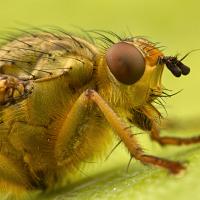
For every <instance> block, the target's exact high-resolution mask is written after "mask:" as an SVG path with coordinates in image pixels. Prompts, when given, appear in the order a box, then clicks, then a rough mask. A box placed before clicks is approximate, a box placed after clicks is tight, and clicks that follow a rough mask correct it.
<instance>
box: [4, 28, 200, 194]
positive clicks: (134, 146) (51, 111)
mask: <svg viewBox="0 0 200 200" xmlns="http://www.w3.org/2000/svg"><path fill="white" fill-rule="evenodd" d="M93 32H94V33H95V34H97V35H98V36H99V37H100V38H101V41H103V44H104V47H103V48H101V47H100V45H97V43H96V42H95V41H93V40H92V39H91V40H90V37H88V39H85V38H82V37H78V36H74V35H73V34H71V33H68V32H66V31H63V30H62V29H58V30H57V32H50V31H35V32H34V31H33V32H28V31H24V32H23V34H22V35H21V36H19V37H16V38H12V39H11V40H10V41H9V42H7V43H6V44H4V45H2V46H1V48H0V144H1V146H0V163H1V165H0V180H1V181H0V184H1V186H2V187H5V186H6V187H7V190H10V191H13V188H15V189H16V190H20V191H21V190H25V191H27V190H33V189H42V190H45V189H47V188H52V187H54V186H55V185H59V184H63V182H64V180H66V177H68V176H70V175H71V174H73V173H75V172H76V171H77V169H78V168H79V166H80V165H81V164H82V163H84V162H85V161H87V160H88V159H90V158H91V159H93V158H95V157H98V156H100V155H101V154H102V152H104V151H105V149H107V148H108V146H109V144H110V142H111V140H112V138H113V136H114V135H117V137H118V139H119V142H121V143H123V144H124V146H125V147H126V148H127V149H128V151H129V153H130V156H131V158H132V157H133V158H135V159H136V160H139V161H141V162H142V163H144V164H149V165H154V166H158V167H162V168H166V169H167V170H169V171H170V172H172V173H174V174H176V173H179V172H180V171H181V170H183V169H185V166H184V165H183V164H182V163H180V162H177V161H171V160H168V159H164V158H159V157H156V156H153V155H148V154H146V153H145V152H144V150H143V147H142V146H141V145H140V144H139V143H138V141H137V138H136V136H135V135H134V133H133V131H132V129H131V128H130V127H131V126H137V127H139V128H140V129H142V130H144V131H147V132H148V133H149V136H150V138H151V139H153V140H155V141H157V142H158V143H159V144H161V145H167V144H169V145H184V144H185V145H186V144H193V143H198V142H200V137H199V136H197V137H192V138H177V137H166V136H165V137H162V136H160V124H159V121H160V118H161V114H160V112H159V111H158V110H157V108H156V107H155V105H154V102H155V101H156V99H158V98H159V97H163V96H167V93H166V91H165V88H164V87H163V86H162V84H161V78H162V72H163V69H164V67H167V68H168V69H169V70H170V71H171V72H172V74H173V75H174V76H176V77H179V76H181V75H188V74H189V72H190V68H189V67H187V66H186V65H184V64H183V62H182V60H181V59H180V60H179V59H178V58H177V57H173V56H165V55H164V54H163V52H162V51H161V50H160V49H159V48H157V47H156V43H153V42H150V41H148V40H147V39H145V38H142V37H129V38H121V37H120V36H118V35H116V34H115V33H113V32H105V31H93ZM109 34H110V35H112V37H115V38H116V40H117V41H116V42H114V41H113V40H112V39H110V38H109V37H108V35H109Z"/></svg>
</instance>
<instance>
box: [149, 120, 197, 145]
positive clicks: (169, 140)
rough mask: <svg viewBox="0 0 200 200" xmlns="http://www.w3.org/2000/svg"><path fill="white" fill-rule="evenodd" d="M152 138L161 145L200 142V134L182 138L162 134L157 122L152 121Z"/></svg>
mask: <svg viewBox="0 0 200 200" xmlns="http://www.w3.org/2000/svg"><path fill="white" fill-rule="evenodd" d="M150 134H151V138H152V139H153V140H155V141H157V142H158V143H159V144H161V145H189V144H195V143H200V136H195V137H189V138H181V137H169V136H160V130H159V128H158V127H157V125H156V124H154V123H152V128H151V132H150Z"/></svg>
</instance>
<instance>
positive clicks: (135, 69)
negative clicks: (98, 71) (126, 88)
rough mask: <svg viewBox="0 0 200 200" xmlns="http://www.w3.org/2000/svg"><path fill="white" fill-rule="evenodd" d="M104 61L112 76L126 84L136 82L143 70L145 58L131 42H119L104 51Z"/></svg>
mask: <svg viewBox="0 0 200 200" xmlns="http://www.w3.org/2000/svg"><path fill="white" fill-rule="evenodd" d="M106 62H107V65H108V67H109V69H110V71H111V73H112V74H113V75H114V77H115V78H116V79H117V80H118V81H120V82H121V83H124V84H126V85H131V84H133V83H135V82H137V81H138V80H139V79H140V78H141V77H142V75H143V74H144V70H145V60H144V57H143V55H142V54H141V53H140V52H139V50H138V49H137V48H136V47H134V46H133V45H131V44H128V43H125V42H119V43H116V44H114V45H113V46H111V47H110V48H109V49H108V51H107V52H106Z"/></svg>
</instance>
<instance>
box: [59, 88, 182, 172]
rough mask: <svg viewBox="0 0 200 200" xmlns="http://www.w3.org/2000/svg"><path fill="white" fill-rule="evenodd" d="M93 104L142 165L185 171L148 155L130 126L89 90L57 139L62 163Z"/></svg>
mask: <svg viewBox="0 0 200 200" xmlns="http://www.w3.org/2000/svg"><path fill="white" fill-rule="evenodd" d="M92 102H94V103H95V104H96V105H97V106H98V107H99V109H100V110H101V111H102V113H103V114H104V116H105V118H106V119H107V121H108V123H109V124H110V126H111V127H112V128H113V130H114V131H115V133H116V134H117V135H118V136H119V138H120V139H121V141H122V142H123V143H124V145H125V146H126V147H127V149H128V150H129V152H130V154H131V156H133V157H135V158H136V159H137V160H140V161H141V162H142V163H145V164H152V165H156V166H160V167H163V168H166V169H168V170H170V171H171V172H172V173H178V172H179V171H180V170H182V169H184V166H183V165H182V164H180V163H179V162H174V161H170V160H166V159H162V158H158V157H155V156H151V155H146V154H145V153H144V151H143V149H142V148H141V146H140V145H139V144H138V142H137V140H136V138H135V136H134V134H132V131H131V129H130V128H127V127H128V125H126V123H125V122H124V121H123V120H122V119H121V118H119V116H117V114H116V113H115V112H114V111H113V110H112V108H111V107H110V106H109V105H108V104H107V103H106V102H105V101H104V99H102V97H101V96H100V95H99V94H98V93H97V92H95V91H94V90H87V91H86V92H84V93H82V94H81V95H80V97H79V98H78V100H77V101H76V102H75V103H74V105H73V107H72V109H71V110H70V112H69V114H68V116H67V118H66V120H65V122H64V124H63V127H62V129H61V131H60V133H59V135H58V138H57V142H56V149H55V150H56V155H57V158H59V160H60V161H62V159H64V157H65V151H66V149H67V144H68V143H67V142H68V141H69V140H70V136H71V135H73V134H74V133H75V131H76V127H77V126H78V124H79V122H80V121H81V119H82V118H84V116H85V114H86V112H87V108H88V105H89V104H91V103H92Z"/></svg>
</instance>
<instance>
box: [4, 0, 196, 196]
mask: <svg viewBox="0 0 200 200" xmlns="http://www.w3.org/2000/svg"><path fill="white" fill-rule="evenodd" d="M199 8H200V3H199V1H198V0H196V1H195V0H190V1H188V0H176V1H174V0H167V1H161V0H123V1H122V0H119V1H117V0H82V1H81V0H55V1H53V0H16V1H15V0H7V1H3V0H0V31H1V33H2V32H4V31H7V30H10V28H19V27H20V28H21V27H22V26H21V25H20V24H29V25H33V26H40V27H42V26H47V25H56V26H60V27H62V28H65V29H66V30H68V29H70V30H71V29H72V28H73V26H79V27H82V28H85V29H104V30H112V31H114V32H116V33H118V34H122V35H123V34H125V33H126V34H128V32H129V31H130V32H132V34H133V35H144V36H148V38H149V39H151V40H152V41H155V42H161V45H164V46H166V49H165V51H164V52H165V54H166V55H176V54H180V55H182V56H183V55H184V54H185V53H187V52H188V51H190V50H193V49H199V48H200V22H199V21H200V11H199ZM199 58H200V52H198V51H197V52H195V53H193V54H191V55H190V56H188V57H187V58H186V59H185V61H184V62H185V64H187V65H188V66H190V67H191V74H190V75H189V76H187V77H181V78H175V77H173V76H172V75H171V73H170V72H169V71H168V70H166V71H165V72H164V75H163V83H164V85H165V86H166V87H167V88H169V89H173V91H178V90H180V89H183V91H182V92H181V93H180V94H178V95H176V96H175V97H173V98H171V99H169V100H168V101H167V110H168V116H169V117H170V118H173V119H176V120H177V119H178V120H177V121H176V123H177V124H178V125H180V127H182V128H181V130H180V131H175V130H170V131H167V132H165V133H168V134H170V132H171V133H172V132H173V133H174V132H176V134H180V135H181V134H185V135H187V136H188V135H194V134H198V132H199V133H200V131H199V121H200V120H199V119H200V109H199V102H200V92H199V90H200V81H199V74H200V60H199ZM186 129H187V130H186ZM139 140H141V144H143V145H144V147H145V149H147V152H153V153H154V154H156V155H162V156H165V157H169V158H172V159H178V160H182V161H188V164H187V165H188V169H187V171H186V172H185V173H184V174H182V175H179V177H174V176H171V175H169V174H168V173H167V172H166V171H164V170H160V169H155V168H150V167H147V166H143V165H141V164H140V163H139V162H136V161H133V163H132V164H131V166H130V169H129V172H128V173H127V172H126V170H125V169H126V166H127V163H128V159H129V157H128V154H127V152H126V151H125V150H124V149H123V146H122V147H120V148H118V149H117V150H116V151H115V152H114V153H113V154H112V156H111V157H110V159H109V160H108V161H106V162H104V161H102V162H99V161H97V163H94V164H91V165H90V166H89V167H88V168H86V169H83V171H84V174H85V175H83V173H82V180H80V181H78V182H77V183H74V184H73V185H71V186H70V187H66V188H63V189H60V190H58V191H55V192H51V193H50V194H43V195H41V196H40V197H36V199H46V200H66V199H74V200H75V199H77V200H79V199H92V200H93V199H136V200H143V199H144V200H150V199H152V200H156V199H162V200H165V199H166V200H167V199H171V200H172V199H176V200H179V199H185V200H187V199H190V198H192V199H195V200H196V199H200V192H199V191H200V180H199V179H200V170H199V168H200V148H198V146H199V145H194V146H192V147H187V148H186V147H182V148H177V147H166V148H164V149H162V148H161V147H159V146H158V145H157V144H155V143H151V142H150V141H149V140H148V139H147V137H146V136H141V137H139ZM91 169H92V170H91Z"/></svg>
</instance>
